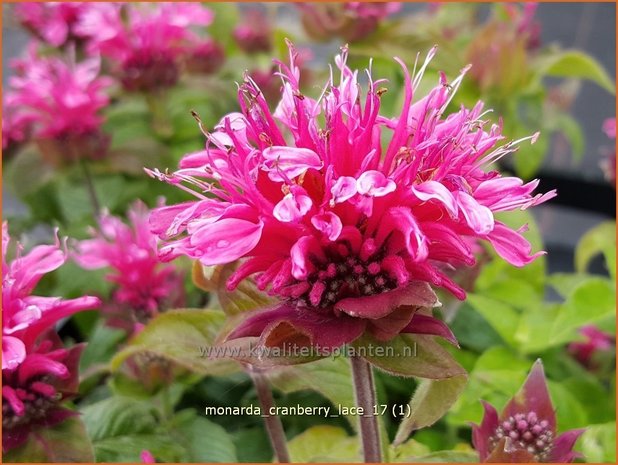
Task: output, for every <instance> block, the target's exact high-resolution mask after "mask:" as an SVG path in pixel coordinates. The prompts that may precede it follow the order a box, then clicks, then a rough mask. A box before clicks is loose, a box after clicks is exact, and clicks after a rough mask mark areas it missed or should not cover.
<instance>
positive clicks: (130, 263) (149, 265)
mask: <svg viewBox="0 0 618 465" xmlns="http://www.w3.org/2000/svg"><path fill="white" fill-rule="evenodd" d="M128 218H129V222H130V223H129V224H125V223H124V222H123V221H122V220H121V219H120V218H117V217H115V216H111V215H109V214H107V213H104V214H103V215H102V216H101V218H100V219H99V230H98V231H95V230H93V231H92V235H93V236H94V238H93V239H87V240H83V241H80V242H79V243H77V245H76V253H75V256H74V258H75V261H76V262H77V263H78V264H79V265H80V266H81V267H82V268H85V269H89V270H93V269H99V268H110V269H111V272H110V273H109V274H108V275H107V279H108V280H109V281H111V282H113V283H114V284H115V285H116V289H115V291H114V294H113V302H111V304H110V305H108V306H106V308H104V311H105V312H106V313H107V314H108V317H109V323H110V324H111V325H112V326H117V327H120V328H124V329H126V330H127V331H128V332H130V333H133V332H136V331H137V330H138V329H140V328H141V327H143V323H145V322H146V321H148V320H150V319H151V318H153V317H154V316H156V315H157V314H158V313H159V312H160V311H162V310H166V309H167V308H169V307H170V306H182V305H183V302H184V292H183V279H182V276H181V274H180V273H178V272H177V271H176V267H175V266H173V265H169V264H163V263H161V261H160V260H159V258H158V255H157V242H158V239H157V237H156V236H155V235H153V234H152V233H151V232H150V229H149V225H148V209H147V208H146V206H145V205H144V204H143V203H141V202H139V201H138V202H136V203H135V204H134V205H133V206H132V207H131V209H130V210H129V212H128Z"/></svg>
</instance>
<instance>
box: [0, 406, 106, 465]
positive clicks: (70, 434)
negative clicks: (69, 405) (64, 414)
mask: <svg viewBox="0 0 618 465" xmlns="http://www.w3.org/2000/svg"><path fill="white" fill-rule="evenodd" d="M2 461H3V462H5V463H6V462H30V463H36V462H39V463H40V462H82V463H83V462H94V452H93V449H92V444H91V443H90V440H89V438H88V435H87V434H86V429H85V427H84V423H83V422H82V420H81V419H80V418H79V417H72V418H68V419H67V420H65V421H63V422H62V423H60V424H58V425H56V426H54V427H53V428H41V429H37V430H35V431H33V432H32V433H31V435H30V437H29V439H28V441H27V442H26V443H25V444H24V445H22V446H20V447H18V448H16V449H13V450H11V451H10V452H7V453H3V454H2Z"/></svg>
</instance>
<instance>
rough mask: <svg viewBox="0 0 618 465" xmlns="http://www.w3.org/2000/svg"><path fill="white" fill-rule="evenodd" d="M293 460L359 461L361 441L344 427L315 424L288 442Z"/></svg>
mask: <svg viewBox="0 0 618 465" xmlns="http://www.w3.org/2000/svg"><path fill="white" fill-rule="evenodd" d="M288 451H289V453H290V459H291V461H292V462H301V463H320V462H358V461H359V459H360V442H359V440H358V439H357V438H355V437H352V436H348V433H346V432H345V430H344V429H342V428H337V427H334V426H314V427H312V428H309V429H308V430H306V431H305V432H304V433H301V434H299V435H298V436H296V437H295V438H294V439H292V440H291V441H290V442H289V443H288Z"/></svg>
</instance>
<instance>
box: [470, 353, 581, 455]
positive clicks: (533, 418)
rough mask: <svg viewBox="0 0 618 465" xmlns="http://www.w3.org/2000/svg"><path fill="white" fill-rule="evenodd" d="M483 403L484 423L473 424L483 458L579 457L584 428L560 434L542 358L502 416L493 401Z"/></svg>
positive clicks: (478, 449)
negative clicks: (578, 443) (575, 448)
mask: <svg viewBox="0 0 618 465" xmlns="http://www.w3.org/2000/svg"><path fill="white" fill-rule="evenodd" d="M483 407H484V408H485V414H484V416H483V421H482V423H481V425H480V426H479V425H472V442H473V443H474V447H475V449H476V450H477V451H478V453H479V455H480V460H481V462H503V463H505V462H508V463H510V462H528V463H529V462H552V463H568V462H572V461H573V460H574V459H575V458H577V457H579V454H578V453H577V452H574V451H573V445H574V444H575V441H577V438H578V437H579V436H580V435H581V434H582V433H583V432H584V430H583V429H576V430H570V431H567V432H565V433H562V434H561V435H557V434H556V413H555V411H554V407H553V405H552V402H551V398H550V397H549V392H548V390H547V384H546V381H545V373H544V372H543V364H542V363H541V361H540V360H538V361H537V362H536V363H535V364H534V366H533V367H532V370H531V371H530V374H529V375H528V378H527V379H526V382H525V383H524V385H523V386H522V388H521V389H520V391H519V392H518V393H517V394H515V396H514V397H513V398H512V399H511V400H510V401H509V403H508V404H507V406H506V407H505V408H504V410H503V411H502V413H501V414H500V416H498V412H497V411H496V409H495V408H494V407H493V406H491V405H490V404H488V403H486V402H484V403H483ZM563 413H564V414H566V415H568V412H563Z"/></svg>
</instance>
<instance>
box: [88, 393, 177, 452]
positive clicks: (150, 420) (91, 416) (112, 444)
mask: <svg viewBox="0 0 618 465" xmlns="http://www.w3.org/2000/svg"><path fill="white" fill-rule="evenodd" d="M82 413H83V419H84V423H85V424H86V429H87V430H88V434H89V436H90V438H91V439H92V442H93V445H94V451H95V457H96V460H97V462H136V461H138V460H139V455H140V452H141V451H142V450H144V449H147V450H149V451H150V452H152V454H153V455H154V456H155V457H156V458H157V459H158V460H163V461H166V462H168V461H172V462H179V461H181V460H183V459H185V456H186V452H185V450H184V449H183V448H182V447H181V446H180V445H179V444H178V443H177V442H176V441H174V440H173V439H172V438H171V437H170V436H169V434H166V433H165V431H162V430H161V429H160V428H159V427H158V422H157V414H156V411H155V409H154V407H153V406H151V405H149V404H147V403H143V402H139V401H136V400H135V399H129V398H124V397H110V398H107V399H105V400H103V401H101V402H97V403H96V404H92V405H89V406H87V407H85V408H84V409H83V410H82Z"/></svg>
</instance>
